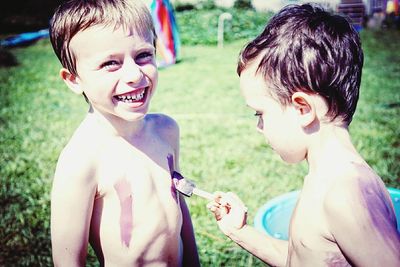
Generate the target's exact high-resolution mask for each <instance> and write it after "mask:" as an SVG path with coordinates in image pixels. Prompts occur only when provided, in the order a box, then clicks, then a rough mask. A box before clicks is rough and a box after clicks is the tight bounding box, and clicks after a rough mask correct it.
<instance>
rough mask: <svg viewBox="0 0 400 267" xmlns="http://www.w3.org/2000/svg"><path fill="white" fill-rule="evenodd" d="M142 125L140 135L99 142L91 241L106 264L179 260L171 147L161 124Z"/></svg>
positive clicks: (178, 216)
mask: <svg viewBox="0 0 400 267" xmlns="http://www.w3.org/2000/svg"><path fill="white" fill-rule="evenodd" d="M146 123H147V124H149V125H151V126H145V127H147V128H148V129H147V130H146V132H145V134H144V135H143V137H140V138H136V139H135V140H130V141H127V140H125V139H123V138H121V137H117V136H109V137H102V139H101V144H100V143H99V146H101V148H100V149H98V153H97V159H96V161H95V163H94V166H93V167H94V169H95V171H94V173H95V174H94V177H93V179H95V180H96V182H97V193H96V198H95V200H94V206H93V214H92V219H91V227H90V243H91V244H92V246H93V247H94V249H95V251H96V254H97V255H98V257H99V259H100V261H102V260H104V263H105V265H106V266H139V265H140V266H142V265H157V266H177V265H179V262H180V258H181V239H180V230H181V225H182V216H181V211H180V208H179V201H178V199H177V194H176V190H174V189H173V187H172V181H171V178H170V172H169V167H168V160H167V156H168V155H174V149H175V148H174V147H173V146H172V145H171V144H170V143H169V142H168V140H166V138H164V137H163V136H162V134H160V132H163V131H162V129H161V128H162V127H163V125H162V123H161V124H157V123H156V122H154V121H153V122H152V121H151V120H149V121H148V122H146ZM155 125H156V126H155ZM164 126H165V125H164ZM102 258H103V259H102Z"/></svg>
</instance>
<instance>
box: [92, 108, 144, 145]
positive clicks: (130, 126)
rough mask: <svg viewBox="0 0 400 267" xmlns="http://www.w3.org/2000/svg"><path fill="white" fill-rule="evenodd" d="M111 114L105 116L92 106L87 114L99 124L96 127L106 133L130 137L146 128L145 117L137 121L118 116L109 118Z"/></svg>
mask: <svg viewBox="0 0 400 267" xmlns="http://www.w3.org/2000/svg"><path fill="white" fill-rule="evenodd" d="M109 116H112V115H109ZM109 116H105V115H104V114H103V113H102V112H100V111H98V110H96V109H95V108H91V110H90V111H89V112H88V114H87V118H88V119H89V120H91V121H92V122H93V123H95V124H96V125H97V126H98V127H96V128H98V129H100V130H101V131H102V132H103V133H105V134H109V135H114V136H120V137H123V138H125V139H130V138H131V137H132V136H135V135H137V134H140V133H141V132H142V131H143V129H144V124H145V119H144V118H141V119H138V120H136V121H126V120H123V119H121V118H117V117H112V118H109Z"/></svg>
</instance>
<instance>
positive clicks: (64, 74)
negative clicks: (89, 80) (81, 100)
mask: <svg viewBox="0 0 400 267" xmlns="http://www.w3.org/2000/svg"><path fill="white" fill-rule="evenodd" d="M60 76H61V79H63V80H64V82H65V84H66V85H67V86H68V88H69V89H71V90H72V92H74V93H75V94H78V95H81V94H82V93H83V90H82V88H81V86H80V84H79V82H78V77H77V76H76V75H75V74H72V73H71V72H70V71H69V70H67V69H66V68H62V69H61V70H60Z"/></svg>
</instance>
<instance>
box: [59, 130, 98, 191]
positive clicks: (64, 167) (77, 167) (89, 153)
mask: <svg viewBox="0 0 400 267" xmlns="http://www.w3.org/2000/svg"><path fill="white" fill-rule="evenodd" d="M100 148H101V145H100V144H99V139H98V138H96V137H94V135H93V134H92V133H91V132H90V131H88V129H86V126H81V127H79V128H78V129H77V130H76V131H75V133H74V134H73V136H72V137H71V139H70V140H69V142H68V143H67V144H66V146H65V147H64V148H63V150H62V151H61V153H60V155H59V158H58V161H57V167H56V173H55V177H54V179H55V182H56V181H57V180H66V181H68V182H69V183H72V182H83V183H90V182H93V181H90V179H92V177H93V173H94V169H95V163H96V161H97V157H98V154H99V153H98V151H99V149H100Z"/></svg>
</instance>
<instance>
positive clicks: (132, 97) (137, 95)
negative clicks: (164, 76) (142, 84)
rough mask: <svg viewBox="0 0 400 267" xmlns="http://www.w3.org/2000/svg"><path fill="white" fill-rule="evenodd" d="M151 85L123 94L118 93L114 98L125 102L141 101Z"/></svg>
mask: <svg viewBox="0 0 400 267" xmlns="http://www.w3.org/2000/svg"><path fill="white" fill-rule="evenodd" d="M148 89H149V87H146V88H143V89H141V90H138V91H135V92H130V93H127V94H123V95H116V96H114V98H115V99H116V100H118V101H120V102H124V103H134V102H141V101H142V100H143V99H144V98H145V97H146V93H147V90H148Z"/></svg>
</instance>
